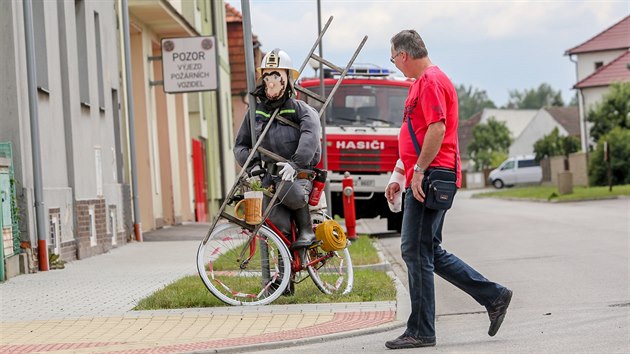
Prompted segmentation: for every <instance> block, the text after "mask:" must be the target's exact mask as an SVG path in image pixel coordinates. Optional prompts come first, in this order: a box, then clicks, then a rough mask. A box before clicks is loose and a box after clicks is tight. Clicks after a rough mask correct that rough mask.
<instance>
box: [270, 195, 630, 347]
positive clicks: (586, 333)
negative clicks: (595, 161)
mask: <svg viewBox="0 0 630 354" xmlns="http://www.w3.org/2000/svg"><path fill="white" fill-rule="evenodd" d="M469 197H470V192H461V193H459V194H458V196H457V199H456V201H455V206H454V207H453V209H452V210H451V211H449V214H448V215H447V218H446V225H445V231H444V243H443V246H444V248H445V249H447V250H448V251H449V252H452V253H455V254H456V255H458V256H459V257H460V258H462V259H464V260H465V261H467V262H468V263H469V264H471V265H472V266H474V267H475V268H476V269H477V270H479V271H480V272H481V273H482V274H484V275H485V276H486V277H487V278H489V279H491V280H493V281H496V282H499V283H502V284H504V285H506V286H508V287H509V288H511V289H512V290H514V297H513V299H512V304H511V305H510V309H509V311H508V315H507V317H506V320H505V322H504V323H503V326H502V327H501V330H500V331H499V333H498V334H497V336H495V337H492V338H491V337H488V335H487V334H486V333H487V326H488V323H489V321H488V317H487V314H486V313H485V311H484V308H483V307H481V306H480V305H478V304H477V303H476V302H475V301H474V300H472V298H470V297H468V295H466V294H465V293H463V292H462V291H460V290H459V289H457V288H455V287H454V286H452V285H450V284H448V283H446V282H445V281H443V280H442V279H439V278H438V277H436V299H437V303H436V306H437V314H438V317H437V321H436V330H437V341H438V345H437V346H436V347H432V348H423V349H417V350H413V351H414V352H416V351H426V352H432V353H628V352H630V294H629V284H630V276H629V269H630V263H629V256H628V255H629V253H630V249H629V244H628V239H629V238H630V221H629V220H630V199H628V198H625V199H615V200H606V201H590V202H576V203H540V202H525V201H504V200H496V199H470V198H469ZM379 243H380V245H381V248H382V249H383V251H384V253H385V254H386V256H387V257H388V258H389V259H390V262H391V263H392V264H393V269H394V270H395V271H396V273H397V275H398V276H399V278H400V280H401V281H402V282H403V283H404V284H406V269H405V266H404V263H403V261H402V259H401V258H400V239H399V238H398V237H388V238H381V239H379ZM399 306H401V308H402V311H405V304H400V305H399ZM403 317H406V316H403ZM401 333H402V329H399V330H395V331H389V332H383V333H377V334H370V335H367V336H356V337H351V338H345V339H341V340H334V341H327V340H325V339H323V340H322V342H320V343H314V344H309V345H304V346H299V347H291V348H286V349H275V350H270V351H267V352H268V353H271V352H273V353H295V352H303V353H315V352H316V353H319V354H324V353H340V352H341V353H343V352H350V353H356V352H363V353H380V352H384V351H387V349H386V348H385V346H384V342H385V341H386V340H389V339H392V338H395V337H397V336H398V335H400V334H401Z"/></svg>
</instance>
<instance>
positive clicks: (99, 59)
mask: <svg viewBox="0 0 630 354" xmlns="http://www.w3.org/2000/svg"><path fill="white" fill-rule="evenodd" d="M94 41H95V44H96V75H97V76H98V108H99V109H100V110H101V111H105V92H104V90H103V51H102V50H101V20H100V18H99V15H98V12H96V11H94Z"/></svg>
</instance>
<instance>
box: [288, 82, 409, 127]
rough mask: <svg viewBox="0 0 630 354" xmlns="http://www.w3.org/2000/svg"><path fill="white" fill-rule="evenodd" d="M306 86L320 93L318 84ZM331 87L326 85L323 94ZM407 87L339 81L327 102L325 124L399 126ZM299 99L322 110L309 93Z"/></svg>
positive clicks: (328, 92) (329, 90) (327, 92)
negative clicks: (329, 101) (343, 82)
mask: <svg viewBox="0 0 630 354" xmlns="http://www.w3.org/2000/svg"><path fill="white" fill-rule="evenodd" d="M349 81H350V80H349ZM306 88H307V89H308V90H310V91H312V92H314V93H317V94H320V92H321V90H320V88H319V86H318V85H314V86H309V87H306ZM331 90H332V85H329V86H326V95H329V94H330V92H331ZM408 90H409V88H408V87H405V86H388V85H378V84H374V85H353V84H342V85H341V86H339V88H338V89H337V92H336V93H335V97H334V99H333V101H332V102H331V103H330V104H329V105H328V108H327V110H326V123H327V124H329V125H372V126H390V127H400V125H401V124H402V119H403V109H404V106H405V100H406V99H407V92H408ZM300 99H303V100H304V101H306V103H308V104H309V105H311V106H312V107H313V108H315V109H316V110H318V111H319V110H320V109H321V106H322V104H321V103H320V102H319V101H317V100H315V99H313V98H311V97H309V96H306V95H304V96H301V97H300Z"/></svg>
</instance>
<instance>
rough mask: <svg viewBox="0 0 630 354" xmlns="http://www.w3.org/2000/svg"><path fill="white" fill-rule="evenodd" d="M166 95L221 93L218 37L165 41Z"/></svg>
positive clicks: (164, 69)
mask: <svg viewBox="0 0 630 354" xmlns="http://www.w3.org/2000/svg"><path fill="white" fill-rule="evenodd" d="M162 77H163V78H164V92H167V93H178V92H197V91H210V90H216V89H217V61H216V46H215V39H214V37H184V38H164V39H162Z"/></svg>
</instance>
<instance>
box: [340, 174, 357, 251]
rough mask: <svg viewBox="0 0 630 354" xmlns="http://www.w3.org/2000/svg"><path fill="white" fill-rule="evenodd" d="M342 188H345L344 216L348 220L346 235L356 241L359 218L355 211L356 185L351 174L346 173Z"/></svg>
mask: <svg viewBox="0 0 630 354" xmlns="http://www.w3.org/2000/svg"><path fill="white" fill-rule="evenodd" d="M341 186H342V187H343V196H342V198H343V215H344V218H345V219H346V230H347V232H346V234H347V236H348V239H350V240H356V239H357V230H356V227H357V217H356V211H355V209H354V183H353V181H352V176H350V172H346V173H344V175H343V180H342V181H341Z"/></svg>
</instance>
